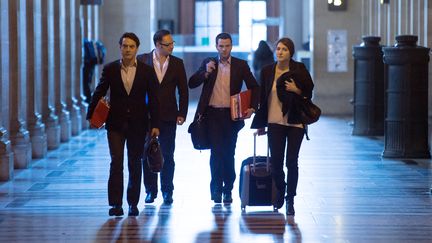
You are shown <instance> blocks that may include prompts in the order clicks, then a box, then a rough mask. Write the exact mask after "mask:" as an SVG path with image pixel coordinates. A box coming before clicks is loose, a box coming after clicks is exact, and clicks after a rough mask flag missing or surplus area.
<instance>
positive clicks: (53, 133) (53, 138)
mask: <svg viewBox="0 0 432 243" xmlns="http://www.w3.org/2000/svg"><path fill="white" fill-rule="evenodd" d="M46 133H47V144H48V150H53V149H56V148H58V147H59V146H60V126H59V125H58V124H52V125H48V124H47V128H46Z"/></svg>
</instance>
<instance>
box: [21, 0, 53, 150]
mask: <svg viewBox="0 0 432 243" xmlns="http://www.w3.org/2000/svg"><path fill="white" fill-rule="evenodd" d="M41 18H42V16H41V1H40V0H34V1H33V0H27V15H26V22H27V47H28V51H27V67H28V69H27V121H28V129H29V132H30V140H31V144H32V157H33V158H43V157H45V156H46V154H47V149H48V145H47V136H46V133H45V124H44V123H43V122H42V115H41V114H40V111H41V104H42V90H41V87H42V85H41V83H42V80H41V79H42V67H41V65H38V64H39V63H42V36H41Z"/></svg>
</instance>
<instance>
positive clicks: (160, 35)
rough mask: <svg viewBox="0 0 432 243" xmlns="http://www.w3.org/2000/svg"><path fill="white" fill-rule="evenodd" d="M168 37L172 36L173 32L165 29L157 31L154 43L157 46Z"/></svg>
mask: <svg viewBox="0 0 432 243" xmlns="http://www.w3.org/2000/svg"><path fill="white" fill-rule="evenodd" d="M166 35H171V32H169V30H164V29H161V30H158V31H156V33H155V34H154V35H153V43H154V44H155V45H156V43H158V42H161V41H162V38H163V37H164V36H166Z"/></svg>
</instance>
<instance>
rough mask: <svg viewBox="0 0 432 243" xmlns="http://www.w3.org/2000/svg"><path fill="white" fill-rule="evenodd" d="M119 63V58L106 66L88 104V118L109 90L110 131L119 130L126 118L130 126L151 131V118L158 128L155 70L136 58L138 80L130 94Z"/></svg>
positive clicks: (107, 125)
mask: <svg viewBox="0 0 432 243" xmlns="http://www.w3.org/2000/svg"><path fill="white" fill-rule="evenodd" d="M120 65H121V64H120V60H117V61H114V62H111V63H108V64H107V65H105V66H104V68H103V71H102V75H101V78H100V81H99V83H98V85H97V86H96V89H95V91H94V93H93V96H92V99H91V102H90V105H89V107H88V111H87V119H90V117H91V115H92V114H93V111H94V109H95V107H96V104H97V102H98V101H99V99H100V98H101V97H103V96H105V95H106V93H107V91H108V89H110V111H109V113H108V118H107V121H106V124H105V128H106V129H107V130H113V131H120V130H121V129H122V126H123V124H124V123H125V121H126V120H127V119H130V123H129V129H133V131H136V132H140V133H144V132H146V131H148V127H149V117H150V118H151V124H150V126H151V127H152V128H158V127H159V124H158V122H159V114H158V110H157V107H158V101H157V98H156V89H157V87H156V85H155V76H154V72H153V69H152V68H151V67H149V66H148V65H146V64H144V63H143V62H141V61H137V68H136V74H135V79H134V82H133V85H132V88H131V91H130V93H129V95H128V94H127V92H126V89H125V88H124V85H123V81H122V77H121V71H120V70H121V69H120V68H121V67H120ZM146 99H148V104H147V102H146Z"/></svg>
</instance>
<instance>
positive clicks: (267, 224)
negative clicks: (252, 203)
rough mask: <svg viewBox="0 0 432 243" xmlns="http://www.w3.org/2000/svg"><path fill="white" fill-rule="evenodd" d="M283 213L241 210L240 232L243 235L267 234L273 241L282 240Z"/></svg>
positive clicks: (283, 228)
mask: <svg viewBox="0 0 432 243" xmlns="http://www.w3.org/2000/svg"><path fill="white" fill-rule="evenodd" d="M285 228H286V221H285V215H284V214H282V213H279V212H273V211H257V212H243V213H242V215H241V220H240V233H241V234H243V235H253V236H256V235H259V236H260V237H261V236H267V237H266V239H271V240H272V241H273V242H284V234H285Z"/></svg>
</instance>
